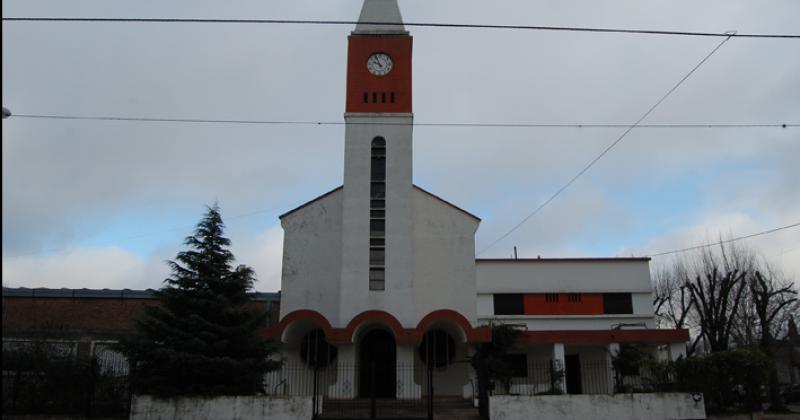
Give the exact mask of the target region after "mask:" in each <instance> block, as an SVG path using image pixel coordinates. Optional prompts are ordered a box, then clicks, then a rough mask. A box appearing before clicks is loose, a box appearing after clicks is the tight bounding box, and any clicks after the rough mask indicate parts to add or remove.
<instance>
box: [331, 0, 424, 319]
mask: <svg viewBox="0 0 800 420" xmlns="http://www.w3.org/2000/svg"><path fill="white" fill-rule="evenodd" d="M411 51H412V38H411V36H410V35H409V33H408V32H407V31H406V30H405V27H404V26H403V20H402V17H401V15H400V9H399V7H398V5H397V0H365V1H364V4H363V6H362V9H361V15H360V17H359V21H358V24H357V25H356V28H355V30H354V31H353V32H352V33H351V34H350V36H349V37H348V52H347V90H346V92H347V93H346V101H345V116H344V118H345V162H344V189H343V195H344V196H343V209H342V210H343V213H342V271H341V287H340V302H341V303H340V314H339V316H340V318H339V319H351V318H352V317H353V316H355V315H357V314H359V313H361V312H363V311H366V310H370V309H376V310H383V311H386V312H389V313H391V314H393V315H394V316H395V317H397V319H398V320H399V321H400V322H401V323H403V324H404V325H411V324H412V323H413V321H414V320H413V313H414V312H413V304H412V303H411V302H413V287H412V286H413V279H412V277H413V276H412V272H413V269H412V265H413V258H412V255H413V254H412V235H411V233H412V231H411V227H412V202H411V200H412V196H411V194H412V132H413V114H412V111H411V103H412V102H411Z"/></svg>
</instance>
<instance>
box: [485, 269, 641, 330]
mask: <svg viewBox="0 0 800 420" xmlns="http://www.w3.org/2000/svg"><path fill="white" fill-rule="evenodd" d="M476 267H477V275H478V276H477V281H478V286H477V303H478V319H479V320H481V321H484V322H486V321H489V320H500V321H506V322H509V323H515V324H520V323H523V324H524V325H525V326H526V328H527V329H528V330H595V329H604V330H608V329H612V328H615V327H621V326H623V324H625V325H628V324H639V326H640V327H645V328H655V327H656V325H655V315H654V314H653V301H652V299H653V293H652V288H651V279H650V267H649V262H648V260H647V259H643V258H545V259H541V258H537V259H522V260H490V259H486V260H478V261H477V264H476ZM496 293H528V294H530V293H559V294H565V293H630V294H631V300H632V306H633V311H632V313H630V314H610V315H605V314H584V315H564V314H560V315H495V310H494V302H493V297H494V294H496Z"/></svg>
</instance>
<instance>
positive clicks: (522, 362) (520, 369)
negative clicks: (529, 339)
mask: <svg viewBox="0 0 800 420" xmlns="http://www.w3.org/2000/svg"><path fill="white" fill-rule="evenodd" d="M505 359H506V363H507V364H508V367H509V369H510V371H511V377H512V378H527V377H528V355H527V354H507V355H505Z"/></svg>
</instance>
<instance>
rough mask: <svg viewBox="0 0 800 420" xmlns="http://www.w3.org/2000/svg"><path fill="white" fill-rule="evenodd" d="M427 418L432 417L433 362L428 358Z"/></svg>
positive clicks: (429, 419)
mask: <svg viewBox="0 0 800 420" xmlns="http://www.w3.org/2000/svg"><path fill="white" fill-rule="evenodd" d="M427 366H428V420H432V419H433V362H432V361H431V359H428V363H427Z"/></svg>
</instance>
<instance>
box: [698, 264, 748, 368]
mask: <svg viewBox="0 0 800 420" xmlns="http://www.w3.org/2000/svg"><path fill="white" fill-rule="evenodd" d="M744 277H745V273H742V272H739V271H738V270H733V271H730V272H728V273H726V274H725V275H722V274H720V272H719V270H718V269H717V268H716V267H715V268H713V269H712V270H711V272H710V273H707V274H706V275H705V276H700V275H698V276H696V277H695V279H694V280H693V281H689V282H687V283H686V285H687V287H689V290H690V291H691V293H692V301H693V302H694V311H695V313H696V314H697V317H698V318H699V324H700V329H701V334H702V336H703V337H704V338H705V339H706V340H707V341H708V345H709V347H710V350H711V351H712V352H716V351H723V350H728V347H729V346H730V342H731V335H732V332H733V327H734V325H735V321H736V314H737V311H738V309H739V303H740V302H741V299H742V294H743V293H744V290H745V286H746V285H747V284H746V282H745V281H744Z"/></svg>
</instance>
